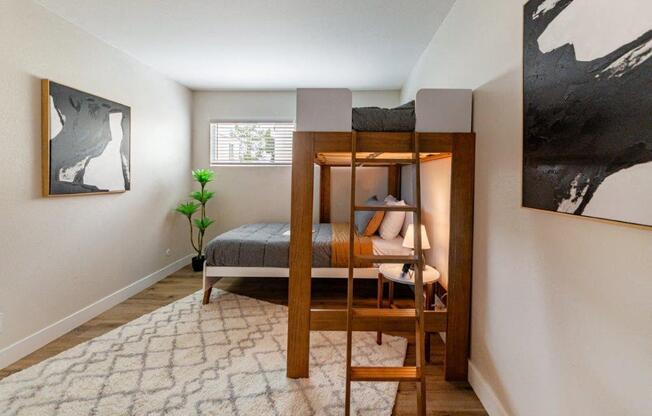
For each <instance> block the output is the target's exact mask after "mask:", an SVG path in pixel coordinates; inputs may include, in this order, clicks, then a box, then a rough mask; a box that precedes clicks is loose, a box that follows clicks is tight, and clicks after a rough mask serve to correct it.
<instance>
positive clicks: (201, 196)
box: [174, 169, 215, 257]
mask: <svg viewBox="0 0 652 416" xmlns="http://www.w3.org/2000/svg"><path fill="white" fill-rule="evenodd" d="M192 177H193V178H194V179H195V181H196V182H197V183H199V185H200V187H201V190H200V191H194V192H191V193H190V198H192V199H193V200H191V201H187V202H182V203H180V204H179V205H178V206H177V207H176V208H175V209H174V210H175V211H176V212H178V213H179V214H181V215H183V216H184V217H186V218H187V219H188V224H189V225H190V244H192V248H193V249H194V250H195V251H196V252H197V257H202V255H203V253H204V234H205V233H206V229H208V227H210V226H211V224H213V223H214V222H215V221H213V220H212V219H210V218H208V217H207V216H206V203H207V202H208V201H209V200H210V199H211V198H213V196H215V192H212V191H207V190H206V185H207V184H208V183H209V182H212V181H213V179H214V178H215V172H213V171H212V170H209V169H196V170H193V171H192ZM195 201H196V202H195ZM198 211H199V215H200V217H199V218H195V219H194V221H193V216H194V215H195V214H196V213H197V212H198ZM195 228H197V237H196V238H195V233H194V229H195Z"/></svg>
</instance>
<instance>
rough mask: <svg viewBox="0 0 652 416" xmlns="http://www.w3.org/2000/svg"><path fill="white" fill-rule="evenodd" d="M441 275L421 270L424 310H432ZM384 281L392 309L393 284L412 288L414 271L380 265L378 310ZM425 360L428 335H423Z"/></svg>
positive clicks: (380, 336) (429, 269)
mask: <svg viewBox="0 0 652 416" xmlns="http://www.w3.org/2000/svg"><path fill="white" fill-rule="evenodd" d="M440 277H441V274H440V273H439V271H438V270H437V269H435V268H434V267H432V266H426V267H425V268H424V269H423V286H424V289H425V298H426V299H425V301H426V303H425V305H424V309H425V310H433V309H434V302H435V290H434V288H435V282H436V281H437V280H439V278H440ZM385 281H387V282H388V283H389V304H388V306H389V307H390V308H391V307H394V283H401V284H404V285H408V286H414V270H410V271H409V272H408V273H403V265H402V264H381V265H380V268H379V269H378V308H382V307H383V291H384V287H385ZM376 342H377V343H378V345H380V344H382V343H383V333H382V332H381V331H378V333H377V335H376ZM424 352H425V356H426V357H425V358H426V361H427V362H430V333H429V332H426V335H425V351H424Z"/></svg>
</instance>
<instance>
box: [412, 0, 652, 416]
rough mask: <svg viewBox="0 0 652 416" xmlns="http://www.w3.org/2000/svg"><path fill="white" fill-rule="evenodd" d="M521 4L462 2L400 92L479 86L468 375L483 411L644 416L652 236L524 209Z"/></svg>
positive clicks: (650, 374) (651, 371)
mask: <svg viewBox="0 0 652 416" xmlns="http://www.w3.org/2000/svg"><path fill="white" fill-rule="evenodd" d="M644 3H645V2H640V6H641V7H642V6H643V4H644ZM523 4H524V1H523V0H486V1H482V2H479V1H474V0H457V2H456V3H455V5H454V6H453V9H452V10H451V12H450V14H449V15H448V17H447V18H446V20H445V22H444V24H443V25H442V27H441V28H440V29H439V31H438V32H437V34H436V35H435V37H434V38H433V40H432V42H431V44H430V45H429V47H428V48H427V50H426V52H425V53H424V55H423V56H422V58H421V59H420V61H419V62H418V64H417V66H416V67H415V68H414V70H413V72H412V74H411V76H410V78H409V80H408V81H407V82H406V84H405V86H404V89H403V91H402V99H403V100H407V99H408V98H410V97H413V96H414V95H415V93H416V91H417V89H418V88H422V87H451V88H458V87H459V88H473V89H475V93H474V130H475V132H476V133H477V147H476V150H477V167H476V194H475V204H476V205H475V238H474V251H475V253H474V280H473V305H472V311H473V312H472V314H473V316H472V340H471V364H472V367H471V369H472V370H473V371H472V373H471V380H472V383H473V385H474V388H475V389H476V392H478V394H479V396H480V397H481V399H482V400H483V402H484V403H485V406H486V407H487V409H488V410H489V411H490V412H491V413H492V414H500V413H501V409H500V405H497V404H496V402H495V401H493V400H492V399H493V397H497V398H498V399H499V400H500V402H502V407H503V410H504V411H505V412H506V413H507V414H512V415H528V416H530V415H534V416H536V415H580V414H581V415H625V414H626V415H649V414H652V400H650V386H652V301H650V299H652V272H651V270H652V256H651V255H650V249H651V248H652V231H650V229H641V228H635V227H628V226H624V225H618V224H612V223H605V222H599V221H595V220H589V219H582V218H575V217H570V216H564V215H559V214H553V213H547V212H540V211H534V210H528V209H523V208H521V191H520V190H521V156H522V111H523V109H522V104H521V102H522V101H521V100H522V81H521V77H522V64H521V57H522V29H523V26H522V25H523V18H522V13H523ZM645 4H646V5H647V4H649V3H645ZM646 7H647V6H646ZM482 379H484V380H485V381H486V382H487V384H485V383H483V381H482ZM487 387H489V388H487Z"/></svg>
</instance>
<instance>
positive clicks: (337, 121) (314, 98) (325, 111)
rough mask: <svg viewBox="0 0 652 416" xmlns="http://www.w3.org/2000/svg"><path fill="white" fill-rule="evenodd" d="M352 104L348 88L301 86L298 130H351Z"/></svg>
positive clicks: (298, 101)
mask: <svg viewBox="0 0 652 416" xmlns="http://www.w3.org/2000/svg"><path fill="white" fill-rule="evenodd" d="M352 106H353V94H351V91H350V90H348V89H346V88H299V89H297V119H296V123H297V127H296V128H297V131H351V114H352Z"/></svg>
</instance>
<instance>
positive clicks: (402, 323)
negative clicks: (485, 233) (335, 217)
mask: <svg viewBox="0 0 652 416" xmlns="http://www.w3.org/2000/svg"><path fill="white" fill-rule="evenodd" d="M471 108H472V107H471V91H470V90H441V89H426V90H420V91H419V92H418V94H417V96H416V103H415V105H414V111H415V113H416V120H415V126H414V131H398V132H396V131H380V132H378V131H356V130H353V129H352V117H353V116H352V114H353V111H352V95H351V92H350V91H349V90H346V89H299V90H297V117H296V131H295V133H294V138H293V154H292V157H293V159H292V195H291V221H290V226H289V247H288V250H289V256H288V261H287V267H264V266H263V267H238V266H237V265H235V266H234V265H218V266H215V265H211V264H210V263H209V264H207V266H206V267H205V268H204V302H207V301H208V298H209V297H210V290H211V287H212V285H213V284H214V283H215V281H217V280H219V278H221V277H230V276H258V277H289V294H288V307H289V311H288V313H289V316H288V350H287V375H288V377H290V378H303V377H308V376H309V348H310V347H309V346H310V331H315V330H318V331H345V330H348V331H350V330H354V331H377V330H383V331H395V332H410V331H413V330H414V322H410V321H407V320H406V319H402V318H401V317H399V316H388V317H387V318H388V319H383V320H382V322H381V320H379V319H377V317H369V318H368V319H365V318H364V317H362V319H356V320H355V322H354V323H353V324H352V326H351V324H350V321H349V317H348V315H350V313H349V314H348V315H347V309H326V310H323V309H312V308H311V294H310V290H311V279H312V278H313V277H345V276H346V274H347V272H348V268H343V267H340V268H333V267H314V266H315V264H314V256H313V251H314V245H313V240H314V239H315V236H314V234H315V233H314V232H313V231H314V228H315V224H314V221H313V191H314V189H313V187H314V165H315V164H317V165H320V166H321V170H320V177H321V180H320V189H319V195H320V198H319V201H320V202H319V216H318V217H319V220H320V221H319V222H320V223H329V222H330V199H331V191H332V190H331V187H330V168H331V167H335V166H350V165H351V163H352V162H353V160H352V158H351V155H352V143H355V144H354V145H353V149H354V150H353V151H354V152H355V153H353V154H354V155H355V156H354V157H355V159H354V160H355V161H360V162H361V165H363V166H384V167H387V169H388V192H389V193H395V194H398V193H399V192H400V182H401V181H400V172H401V166H403V165H407V164H410V163H411V161H413V160H414V158H415V157H414V154H415V153H414V151H415V147H416V148H417V149H416V150H417V151H418V158H419V160H420V161H428V160H433V159H437V158H440V157H452V161H451V165H452V174H451V206H450V241H449V250H450V251H449V279H448V288H447V308H446V310H437V311H424V312H423V319H422V323H423V326H424V328H425V331H427V332H445V333H446V349H445V378H446V380H449V381H455V380H466V378H467V373H468V358H469V350H470V345H469V341H470V334H469V333H470V302H471V267H472V248H473V185H474V164H475V135H474V134H473V133H472V132H471V118H472V117H471ZM357 208H361V209H364V207H357ZM417 228H418V227H417ZM286 231H288V230H283V232H284V233H285V232H286ZM416 239H417V240H418V239H419V238H418V237H416ZM351 246H352V245H351V244H350V245H349V247H351ZM396 258H397V259H400V258H402V256H396ZM398 262H400V261H398ZM283 266H285V265H283ZM354 266H356V268H355V270H354V276H355V277H361V278H377V268H376V267H375V264H355V265H354ZM360 266H362V267H360Z"/></svg>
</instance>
